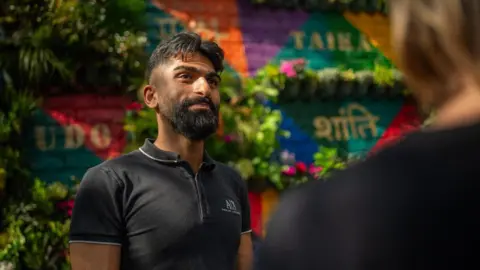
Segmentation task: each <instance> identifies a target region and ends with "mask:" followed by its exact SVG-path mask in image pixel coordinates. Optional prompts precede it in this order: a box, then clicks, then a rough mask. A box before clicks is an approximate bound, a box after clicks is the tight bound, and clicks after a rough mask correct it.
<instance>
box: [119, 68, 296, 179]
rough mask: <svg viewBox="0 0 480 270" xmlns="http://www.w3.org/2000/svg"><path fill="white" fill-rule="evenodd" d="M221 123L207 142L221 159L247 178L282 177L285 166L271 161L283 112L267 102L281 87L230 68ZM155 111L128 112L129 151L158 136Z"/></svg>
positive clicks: (225, 76) (223, 92) (223, 90)
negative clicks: (238, 75) (272, 85)
mask: <svg viewBox="0 0 480 270" xmlns="http://www.w3.org/2000/svg"><path fill="white" fill-rule="evenodd" d="M222 77H223V78H222V82H223V83H222V85H221V87H220V93H221V96H222V97H224V99H226V100H228V102H224V103H222V105H221V108H220V115H221V124H220V127H219V130H218V132H217V134H216V135H214V136H212V137H211V138H209V139H208V140H207V142H206V148H207V151H208V153H209V154H210V155H211V156H212V157H213V158H215V159H216V160H218V161H221V162H224V163H226V164H229V165H231V166H233V167H234V168H237V169H238V171H239V172H240V173H241V174H242V177H243V178H244V179H246V180H247V179H255V178H262V179H264V178H268V179H270V180H272V181H279V179H280V175H281V166H280V165H279V164H276V163H275V162H272V161H271V156H272V154H273V152H274V151H275V150H276V149H277V148H278V136H287V135H288V134H286V133H285V132H283V131H281V130H280V129H279V125H280V122H281V113H280V111H278V110H274V109H271V108H270V107H268V106H265V102H266V101H267V100H270V101H272V100H275V97H276V95H277V90H276V89H275V88H272V87H269V85H268V84H266V82H265V81H264V80H263V79H262V77H261V76H258V77H255V78H246V79H243V80H242V79H240V78H238V77H236V76H235V75H233V74H232V73H229V72H224V73H223V74H222ZM156 125H157V122H156V119H155V112H154V111H153V110H150V109H141V110H139V111H136V112H135V111H130V112H128V113H127V119H126V126H125V129H126V130H127V131H129V133H130V144H129V147H127V149H126V151H131V150H133V149H136V148H137V147H138V146H139V145H141V144H143V141H144V140H145V138H147V137H150V138H154V137H156V136H157V126H156Z"/></svg>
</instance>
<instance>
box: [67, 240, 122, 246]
mask: <svg viewBox="0 0 480 270" xmlns="http://www.w3.org/2000/svg"><path fill="white" fill-rule="evenodd" d="M68 243H69V244H73V243H79V244H96V245H109V246H121V245H122V244H120V243H115V242H105V241H85V240H70V241H68Z"/></svg>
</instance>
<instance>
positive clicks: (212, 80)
mask: <svg viewBox="0 0 480 270" xmlns="http://www.w3.org/2000/svg"><path fill="white" fill-rule="evenodd" d="M208 83H209V84H210V85H213V86H215V87H217V86H218V84H219V82H218V80H215V79H209V80H208Z"/></svg>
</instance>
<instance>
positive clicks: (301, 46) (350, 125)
mask: <svg viewBox="0 0 480 270" xmlns="http://www.w3.org/2000/svg"><path fill="white" fill-rule="evenodd" d="M147 14H148V34H149V45H148V50H149V51H152V50H153V49H154V48H155V46H156V44H158V42H159V41H160V40H161V39H162V38H165V37H167V36H169V35H171V34H173V33H177V32H180V31H183V30H187V29H188V30H193V31H196V32H198V33H200V34H202V35H203V36H205V37H215V39H216V40H217V41H218V42H219V43H220V45H221V46H222V47H223V48H224V49H225V51H226V62H227V65H228V68H229V69H230V70H232V71H234V72H237V73H238V74H241V75H251V74H254V73H255V72H256V71H257V70H258V69H259V68H262V67H263V66H264V65H265V64H267V63H268V62H270V61H279V60H282V59H292V58H305V59H307V60H308V64H309V66H310V67H311V68H315V69H322V68H325V67H345V68H352V69H356V70H358V69H365V68H369V67H372V66H373V65H374V63H376V62H379V61H380V62H382V63H387V64H389V63H394V62H395V59H394V57H393V55H392V53H391V49H390V44H389V37H390V34H389V25H388V21H387V18H386V17H384V16H382V15H375V16H372V15H365V14H350V13H346V14H343V15H342V14H335V13H328V14H320V13H313V14H307V13H305V12H301V11H273V10H269V9H260V10H256V9H253V7H252V6H251V5H250V4H249V0H200V1H199V0H183V1H175V0H165V1H156V0H152V2H151V3H150V4H149V5H148V10H147ZM127 102H128V100H127V98H124V97H107V96H100V95H77V96H70V97H57V98H49V99H47V100H46V101H45V104H44V107H43V110H41V111H39V112H38V115H37V117H36V119H35V121H34V123H33V124H32V126H31V130H30V133H29V134H30V135H29V140H28V144H29V145H28V147H29V149H30V155H29V156H30V157H31V163H32V166H33V169H34V173H35V175H37V176H38V177H40V178H41V179H43V180H45V181H58V180H60V181H69V179H71V178H81V176H82V175H83V173H84V172H85V170H86V169H87V168H88V167H90V166H93V165H96V164H98V163H99V162H101V161H102V160H104V159H107V158H109V157H113V156H116V155H118V154H119V153H121V152H122V150H123V148H124V146H125V143H126V134H125V132H124V131H123V117H124V108H125V106H126V104H127ZM279 109H281V110H282V112H283V115H284V119H285V120H284V121H283V124H282V128H284V129H287V130H289V131H290V132H291V134H292V135H291V137H290V138H289V139H284V140H282V141H281V145H282V148H283V149H286V150H288V151H290V152H293V153H295V155H296V157H297V159H298V160H302V161H304V162H310V161H311V159H312V155H313V153H314V152H315V151H316V150H317V148H318V146H319V144H322V145H325V144H326V145H329V144H330V145H332V144H333V145H337V146H341V147H342V148H344V149H346V150H348V152H349V153H351V154H362V155H364V154H365V153H367V152H369V151H371V150H372V149H375V148H376V147H378V146H379V145H380V144H382V142H384V141H389V140H391V139H392V138H395V137H396V136H398V135H399V134H400V133H401V132H402V129H404V127H405V124H406V123H407V124H408V123H410V124H414V125H415V123H416V122H417V118H416V115H415V108H414V107H413V106H412V105H407V104H405V102H404V100H403V99H393V100H368V99H367V100H342V101H339V100H338V101H331V102H323V103H292V104H285V105H282V106H281V107H279ZM250 200H251V205H252V223H253V224H252V225H253V227H254V230H255V231H256V232H257V233H262V232H263V231H264V227H265V226H264V225H265V223H266V222H267V221H268V217H269V215H270V213H271V211H273V209H274V207H275V204H276V202H277V200H278V193H277V192H275V191H274V190H267V191H266V192H264V193H262V194H254V193H251V194H250Z"/></svg>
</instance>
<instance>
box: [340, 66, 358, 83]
mask: <svg viewBox="0 0 480 270" xmlns="http://www.w3.org/2000/svg"><path fill="white" fill-rule="evenodd" d="M355 75H356V74H355V72H353V70H351V69H349V70H345V71H342V72H341V77H342V79H343V80H344V81H354V80H355V78H356V76H355Z"/></svg>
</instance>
